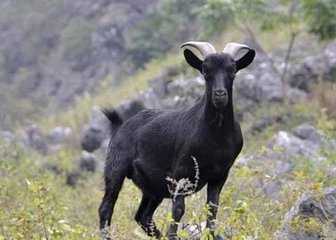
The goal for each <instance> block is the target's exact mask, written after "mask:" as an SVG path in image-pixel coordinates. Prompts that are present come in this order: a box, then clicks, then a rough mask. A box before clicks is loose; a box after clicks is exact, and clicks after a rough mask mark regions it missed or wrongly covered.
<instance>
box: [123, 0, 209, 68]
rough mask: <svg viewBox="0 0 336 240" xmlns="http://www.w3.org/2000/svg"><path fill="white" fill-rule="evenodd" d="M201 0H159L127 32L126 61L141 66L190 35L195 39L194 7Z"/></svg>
mask: <svg viewBox="0 0 336 240" xmlns="http://www.w3.org/2000/svg"><path fill="white" fill-rule="evenodd" d="M203 4H204V0H187V1H183V0H174V1H169V0H162V1H159V3H158V6H156V7H154V8H152V9H151V10H150V11H149V12H148V14H147V15H146V17H145V19H144V20H143V21H141V22H139V24H136V25H135V26H134V27H133V28H132V31H129V32H130V34H129V36H128V41H127V43H128V44H127V48H128V49H129V51H130V60H131V61H133V62H134V63H135V65H137V66H143V65H144V64H145V63H146V62H148V60H150V59H152V58H157V57H159V56H161V55H163V54H164V53H166V52H167V50H169V49H171V48H172V47H173V46H176V43H182V42H183V41H186V40H189V39H190V38H191V39H192V38H196V37H197V36H198V34H199V32H200V31H201V29H200V28H199V26H198V25H199V24H198V23H199V18H198V15H199V14H198V9H199V7H200V6H202V5H203Z"/></svg>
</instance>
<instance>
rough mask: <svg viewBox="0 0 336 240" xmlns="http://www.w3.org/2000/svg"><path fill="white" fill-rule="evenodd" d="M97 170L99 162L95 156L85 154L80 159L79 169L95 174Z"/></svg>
mask: <svg viewBox="0 0 336 240" xmlns="http://www.w3.org/2000/svg"><path fill="white" fill-rule="evenodd" d="M96 168H97V160H96V158H95V156H94V155H93V154H91V153H88V152H83V153H82V156H81V157H80V159H79V169H80V170H81V171H86V172H95V171H96Z"/></svg>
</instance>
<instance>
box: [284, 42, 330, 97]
mask: <svg viewBox="0 0 336 240" xmlns="http://www.w3.org/2000/svg"><path fill="white" fill-rule="evenodd" d="M335 75H336V41H334V42H332V43H330V44H329V45H328V46H327V47H326V48H325V50H324V51H322V52H321V53H320V54H317V55H315V56H309V57H306V58H305V59H304V60H303V63H301V64H299V65H295V66H293V68H292V70H291V74H290V77H289V84H290V85H291V86H292V87H295V88H299V89H301V90H304V91H307V92H309V91H310V90H311V88H312V85H313V84H314V83H316V82H317V81H318V79H319V77H322V78H323V79H324V80H329V81H334V79H335Z"/></svg>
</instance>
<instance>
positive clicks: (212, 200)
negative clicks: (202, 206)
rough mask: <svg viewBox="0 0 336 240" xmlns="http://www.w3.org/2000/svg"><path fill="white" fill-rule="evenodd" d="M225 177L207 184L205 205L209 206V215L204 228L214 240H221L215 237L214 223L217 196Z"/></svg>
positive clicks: (217, 201)
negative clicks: (208, 230) (207, 229)
mask: <svg viewBox="0 0 336 240" xmlns="http://www.w3.org/2000/svg"><path fill="white" fill-rule="evenodd" d="M226 178H227V176H225V178H224V179H223V180H221V181H216V182H209V183H208V189H207V204H208V206H209V213H208V217H207V223H206V227H207V228H209V229H210V233H211V235H212V236H213V237H214V239H215V240H223V239H224V238H223V237H221V236H215V227H216V226H215V225H216V224H215V221H216V217H217V211H218V204H219V195H220V193H221V191H222V188H223V185H224V183H225V181H226Z"/></svg>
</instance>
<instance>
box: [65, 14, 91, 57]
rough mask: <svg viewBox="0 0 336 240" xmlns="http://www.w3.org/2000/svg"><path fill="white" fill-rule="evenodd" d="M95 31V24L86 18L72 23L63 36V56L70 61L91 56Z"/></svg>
mask: <svg viewBox="0 0 336 240" xmlns="http://www.w3.org/2000/svg"><path fill="white" fill-rule="evenodd" d="M93 30H94V26H93V24H92V23H90V22H89V21H87V20H85V19H84V18H76V19H74V20H73V21H71V22H70V23H69V25H68V26H67V27H66V28H65V29H64V30H63V32H62V35H61V46H62V48H63V49H62V54H63V56H64V57H65V58H66V59H68V60H76V59H80V58H84V57H85V55H88V54H90V48H91V34H92V32H93Z"/></svg>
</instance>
